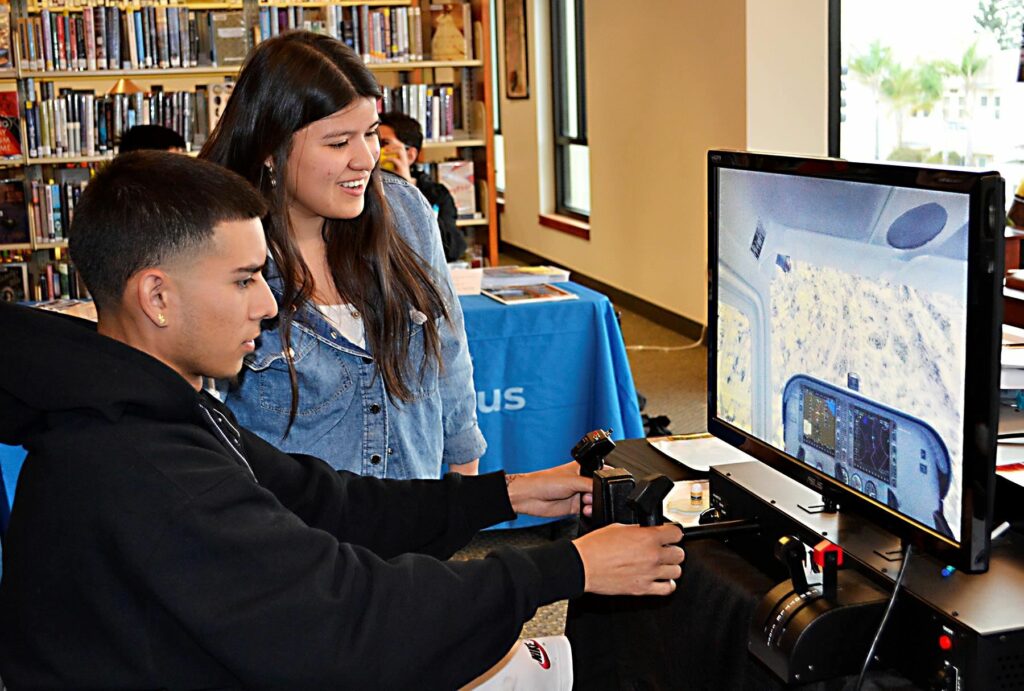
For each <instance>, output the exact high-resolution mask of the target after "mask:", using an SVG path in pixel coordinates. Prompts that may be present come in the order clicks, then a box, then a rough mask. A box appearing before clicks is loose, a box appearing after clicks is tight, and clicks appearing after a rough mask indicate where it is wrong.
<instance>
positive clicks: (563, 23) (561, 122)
mask: <svg viewBox="0 0 1024 691" xmlns="http://www.w3.org/2000/svg"><path fill="white" fill-rule="evenodd" d="M583 2H584V0H551V63H552V71H553V75H552V77H553V82H552V83H553V84H554V89H555V93H554V110H555V113H554V115H555V211H556V212H557V213H559V214H564V215H566V216H572V217H574V218H578V219H588V218H589V217H590V149H589V148H588V147H587V97H586V96H587V95H586V87H585V84H586V80H585V73H584V56H585V55H586V53H585V46H584V41H583Z"/></svg>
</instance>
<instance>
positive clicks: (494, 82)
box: [488, 5, 505, 195]
mask: <svg viewBox="0 0 1024 691" xmlns="http://www.w3.org/2000/svg"><path fill="white" fill-rule="evenodd" d="M488 12H489V14H490V17H491V93H492V96H493V97H492V98H491V100H492V101H493V103H494V106H493V107H494V188H495V189H496V190H497V191H498V194H499V195H504V193H505V137H504V135H503V134H502V133H501V89H500V88H499V87H500V84H501V82H499V81H498V64H499V63H498V7H496V6H494V5H491V8H490V10H489V11H488Z"/></svg>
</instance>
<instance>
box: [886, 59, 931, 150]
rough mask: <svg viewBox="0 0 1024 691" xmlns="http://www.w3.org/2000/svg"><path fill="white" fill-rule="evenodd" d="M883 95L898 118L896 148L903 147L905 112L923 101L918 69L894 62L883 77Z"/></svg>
mask: <svg viewBox="0 0 1024 691" xmlns="http://www.w3.org/2000/svg"><path fill="white" fill-rule="evenodd" d="M882 96H883V97H884V98H885V100H886V101H888V102H889V106H890V108H892V113H893V116H894V117H895V119H896V148H897V149H902V148H903V114H904V111H906V110H907V109H908V108H910V107H912V106H915V105H917V104H918V103H919V102H920V101H921V82H920V79H919V78H918V73H917V71H916V70H913V69H907V68H905V67H903V65H900V64H899V63H893V64H892V65H890V66H889V69H888V70H886V74H885V77H884V78H883V79H882Z"/></svg>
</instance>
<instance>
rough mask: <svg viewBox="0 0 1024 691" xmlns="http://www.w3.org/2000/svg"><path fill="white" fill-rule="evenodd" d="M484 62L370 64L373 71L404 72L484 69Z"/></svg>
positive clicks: (422, 61) (448, 61)
mask: <svg viewBox="0 0 1024 691" xmlns="http://www.w3.org/2000/svg"><path fill="white" fill-rule="evenodd" d="M483 64H484V62H483V60H416V61H414V62H368V63H366V66H367V67H368V68H370V69H371V70H380V71H388V70H394V71H403V70H423V69H436V68H439V67H483Z"/></svg>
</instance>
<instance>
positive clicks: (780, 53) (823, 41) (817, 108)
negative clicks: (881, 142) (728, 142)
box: [747, 0, 828, 156]
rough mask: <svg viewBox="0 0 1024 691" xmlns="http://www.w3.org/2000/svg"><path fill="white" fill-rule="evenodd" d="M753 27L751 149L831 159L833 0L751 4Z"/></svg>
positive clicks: (749, 52) (750, 40)
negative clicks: (830, 12) (830, 24)
mask: <svg viewBox="0 0 1024 691" xmlns="http://www.w3.org/2000/svg"><path fill="white" fill-rule="evenodd" d="M747 26H748V27H753V28H754V30H750V31H747V148H748V149H752V150H757V151H773V152H777V153H789V154H804V155H817V156H824V155H826V154H827V153H828V2H827V0H749V1H748V2H747Z"/></svg>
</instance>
